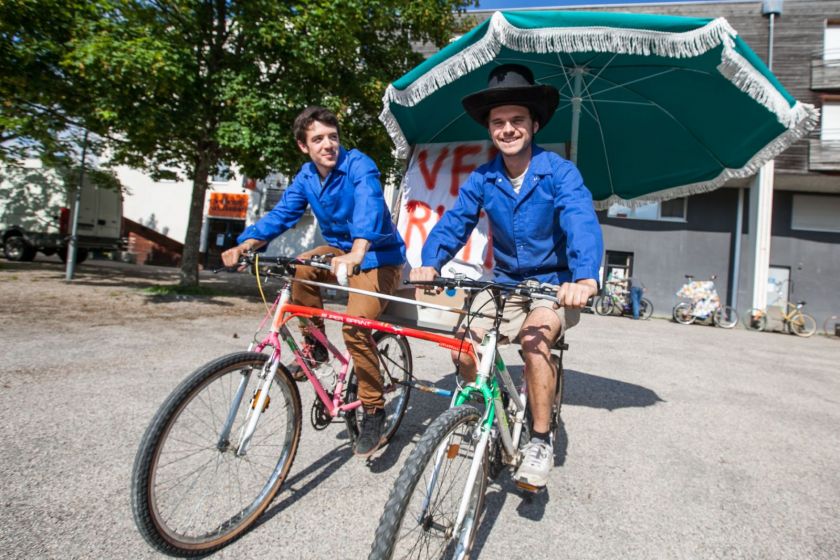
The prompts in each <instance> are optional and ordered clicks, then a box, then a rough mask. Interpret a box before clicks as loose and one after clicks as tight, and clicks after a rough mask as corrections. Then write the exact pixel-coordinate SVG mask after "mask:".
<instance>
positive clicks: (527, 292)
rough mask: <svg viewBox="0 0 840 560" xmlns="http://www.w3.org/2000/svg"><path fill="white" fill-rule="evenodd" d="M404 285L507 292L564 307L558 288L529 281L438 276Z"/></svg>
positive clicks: (408, 281)
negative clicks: (489, 280)
mask: <svg viewBox="0 0 840 560" xmlns="http://www.w3.org/2000/svg"><path fill="white" fill-rule="evenodd" d="M404 284H411V285H414V286H417V287H421V288H422V287H425V286H428V287H435V288H445V289H451V288H454V289H461V290H488V289H489V290H494V291H498V292H505V293H508V294H514V295H518V296H524V297H529V298H531V299H544V300H548V301H553V302H555V303H557V304H559V305H562V303H561V302H560V300H558V299H557V289H558V286H555V285H553V284H548V283H545V282H542V283H541V282H537V281H536V280H529V281H526V282H523V283H521V284H507V283H504V282H484V281H481V280H472V279H471V278H466V277H461V276H456V277H454V278H444V277H442V276H438V277H437V278H435V279H434V280H418V281H416V282H412V281H410V280H405V281H404Z"/></svg>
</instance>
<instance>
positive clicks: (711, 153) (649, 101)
mask: <svg viewBox="0 0 840 560" xmlns="http://www.w3.org/2000/svg"><path fill="white" fill-rule="evenodd" d="M600 79H601V80H603V81H605V82H608V83H610V84H613V85H615V87H613V88H610V89H618V88H622V89H626V90H627V91H630V92H632V93H634V94H636V95H637V96H639V97H641V98H642V99H646V100H647V101H648V103H650V106H651V107H655V108H657V109H659V110H660V111H662V113H664V114H665V115H666V116H667V117H668V118H669V119H671V120H672V121H674V123H675V124H676V125H677V126H679V127H680V128H682V129H683V130H684V131H685V132H687V133H688V134H689V136H691V137H692V138H694V140H695V142H697V144H698V145H699V146H701V147H702V148H703V150H704V151H705V152H706V153H707V154H709V156H710V157H711V158H712V159H714V160H715V162H717V164H718V165H720V166H721V167H722V168H724V169H727V166H726V164H724V163H723V162H722V161H720V159H719V158H718V157H717V155H715V153H714V152H712V151H711V150H710V149H709V148H708V147H707V146H706V144H704V143H703V142H702V141H701V140H700V139H699V138H698V137H697V135H696V134H694V132H693V131H692V130H691V129H690V128H688V127H687V126H685V125H684V124H683V123H681V122H680V120H679V119H677V118H676V117H675V116H674V115H672V114H671V113H670V112H669V111H668V110H667V109H666V108H665V107H663V106H662V105H660V104H659V103H657V102H656V101H654V100H653V99H650V98H648V97H645V96H644V95H642V94H641V93H639V92H638V91H636V90H634V89H631V88H629V87H627V86H628V85H630V84H632V83H636V82H638V81H639V80H635V81H634V82H629V83H627V84H616V83H615V82H613V81H612V80H608V79H606V78H600ZM589 99H590V101H592V96H590V97H589ZM598 103H601V101H600V100H598Z"/></svg>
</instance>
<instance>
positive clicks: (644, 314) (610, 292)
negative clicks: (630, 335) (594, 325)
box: [592, 280, 653, 319]
mask: <svg viewBox="0 0 840 560" xmlns="http://www.w3.org/2000/svg"><path fill="white" fill-rule="evenodd" d="M592 309H594V310H595V313H597V314H598V315H633V305H632V302H631V301H630V292H629V291H628V290H627V281H626V280H624V281H619V280H608V281H607V289H606V290H605V291H604V293H603V294H601V295H598V296H595V300H594V301H593V303H592ZM651 315H653V303H652V302H651V301H650V300H649V299H648V298H646V297H643V298H642V299H641V301H640V302H639V318H640V319H650V317H651Z"/></svg>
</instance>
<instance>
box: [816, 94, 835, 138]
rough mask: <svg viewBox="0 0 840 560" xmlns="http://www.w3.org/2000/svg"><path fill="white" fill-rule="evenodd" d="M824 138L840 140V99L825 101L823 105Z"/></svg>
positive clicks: (822, 136)
mask: <svg viewBox="0 0 840 560" xmlns="http://www.w3.org/2000/svg"><path fill="white" fill-rule="evenodd" d="M820 138H821V139H822V140H840V101H824V102H823V106H822V129H821V130H820Z"/></svg>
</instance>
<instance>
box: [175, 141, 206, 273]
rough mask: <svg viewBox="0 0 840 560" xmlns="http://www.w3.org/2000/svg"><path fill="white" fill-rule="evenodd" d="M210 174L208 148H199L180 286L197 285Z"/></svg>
mask: <svg viewBox="0 0 840 560" xmlns="http://www.w3.org/2000/svg"><path fill="white" fill-rule="evenodd" d="M209 174H210V154H209V150H206V149H205V150H199V152H198V154H197V156H196V163H195V171H194V173H193V190H192V200H191V201H190V218H189V222H188V223H187V236H186V239H185V240H184V255H183V258H182V259H181V282H180V285H181V286H185V287H187V286H189V287H195V286H198V257H199V248H200V247H199V246H200V243H201V225H202V223H203V221H204V197H205V193H206V192H207V178H208V176H209Z"/></svg>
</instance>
